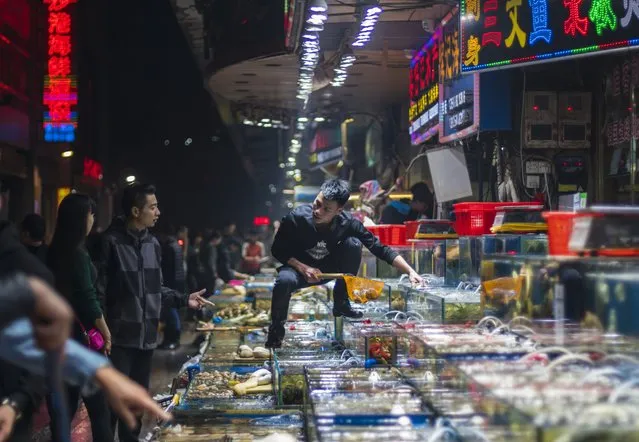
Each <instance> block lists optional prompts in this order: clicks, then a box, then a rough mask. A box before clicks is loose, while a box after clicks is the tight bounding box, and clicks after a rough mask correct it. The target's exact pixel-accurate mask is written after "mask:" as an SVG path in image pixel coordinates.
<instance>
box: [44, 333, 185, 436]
mask: <svg viewBox="0 0 639 442" xmlns="http://www.w3.org/2000/svg"><path fill="white" fill-rule="evenodd" d="M194 339H195V334H194V333H193V332H190V331H186V332H185V333H183V334H182V346H181V347H180V348H178V349H177V350H175V351H166V350H156V351H155V353H154V354H153V373H152V375H151V385H150V390H151V394H152V395H154V394H157V393H166V392H168V391H169V389H170V384H171V382H172V380H173V378H174V377H175V374H176V373H177V371H178V370H179V369H180V367H181V366H182V364H184V362H185V361H187V360H188V358H189V357H191V356H193V355H195V354H196V353H197V348H195V347H193V346H192V345H191V344H192V343H193V341H194ZM33 428H34V435H33V441H35V442H47V441H49V440H51V433H50V431H49V414H48V412H47V407H46V405H45V404H43V406H42V408H41V410H40V412H39V413H38V415H36V416H35V418H34V425H33ZM71 428H72V435H71V439H72V442H91V440H92V437H91V424H90V422H89V417H88V415H87V411H86V408H84V405H81V407H80V409H79V411H78V412H77V413H76V415H75V418H74V420H73V423H72V427H71Z"/></svg>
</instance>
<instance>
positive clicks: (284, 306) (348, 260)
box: [271, 238, 362, 335]
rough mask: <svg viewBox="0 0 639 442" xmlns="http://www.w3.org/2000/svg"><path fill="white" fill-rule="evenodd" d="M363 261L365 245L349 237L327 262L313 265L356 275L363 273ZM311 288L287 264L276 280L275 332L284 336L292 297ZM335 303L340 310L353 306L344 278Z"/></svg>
mask: <svg viewBox="0 0 639 442" xmlns="http://www.w3.org/2000/svg"><path fill="white" fill-rule="evenodd" d="M361 262H362V243H360V242H359V240H358V239H356V238H347V239H346V240H344V241H342V243H341V244H339V245H338V246H337V250H334V251H333V252H332V253H331V254H330V255H329V256H328V257H327V258H326V259H323V260H322V261H319V262H317V263H315V264H313V266H315V267H317V268H319V269H320V270H321V271H322V272H324V273H348V274H351V275H356V274H357V272H359V266H360V264H361ZM309 265H311V264H309ZM323 282H326V281H323ZM323 282H322V283H323ZM318 284H321V283H318ZM311 285H313V284H309V283H308V282H306V280H305V279H304V276H302V275H301V274H300V273H298V272H297V271H296V270H295V269H293V268H291V267H289V266H287V265H285V266H283V267H281V268H280V270H279V273H278V275H277V278H276V279H275V286H274V287H273V297H272V299H271V329H279V330H276V331H279V332H280V333H282V335H283V328H284V323H285V322H286V318H287V317H288V306H289V303H290V300H291V295H292V294H293V292H295V291H296V290H299V289H301V288H304V287H309V286H311ZM333 301H334V304H335V308H336V309H338V310H341V309H343V308H345V307H347V306H349V305H350V304H349V301H348V295H347V293H346V283H345V282H344V280H343V279H338V280H337V281H335V289H334V290H333Z"/></svg>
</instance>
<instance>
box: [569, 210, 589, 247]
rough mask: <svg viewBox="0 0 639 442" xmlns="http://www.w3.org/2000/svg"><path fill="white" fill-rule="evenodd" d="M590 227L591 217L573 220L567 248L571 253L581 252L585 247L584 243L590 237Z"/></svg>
mask: <svg viewBox="0 0 639 442" xmlns="http://www.w3.org/2000/svg"><path fill="white" fill-rule="evenodd" d="M591 227H592V217H589V216H588V217H580V218H575V219H574V220H573V224H572V234H571V235H570V241H569V242H568V248H569V249H570V250H571V251H575V252H578V251H582V250H584V248H585V247H586V242H587V241H588V237H589V236H590V228H591Z"/></svg>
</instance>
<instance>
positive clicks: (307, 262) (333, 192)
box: [266, 180, 422, 348]
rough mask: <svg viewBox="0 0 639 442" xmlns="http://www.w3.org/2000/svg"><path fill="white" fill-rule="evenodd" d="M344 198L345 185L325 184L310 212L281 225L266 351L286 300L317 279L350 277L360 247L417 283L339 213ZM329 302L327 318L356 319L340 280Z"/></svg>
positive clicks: (280, 328) (278, 337) (277, 337)
mask: <svg viewBox="0 0 639 442" xmlns="http://www.w3.org/2000/svg"><path fill="white" fill-rule="evenodd" d="M349 197H350V189H349V185H348V183H346V182H345V181H340V180H330V181H327V182H325V183H324V184H323V185H322V188H321V191H320V193H319V194H318V195H317V197H316V198H315V201H314V202H313V205H312V206H310V205H303V206H299V207H297V208H296V209H294V210H293V211H292V212H291V213H290V214H289V215H288V216H286V217H285V218H284V219H283V220H282V224H281V226H280V229H279V230H278V232H277V235H276V236H275V240H274V242H273V246H272V248H271V253H272V254H273V256H274V257H275V259H277V260H278V261H279V262H281V263H283V264H284V265H283V266H282V267H281V268H280V269H279V274H278V276H277V279H276V280H275V287H274V288H273V298H272V304H271V326H270V328H269V335H268V340H267V342H266V346H267V347H269V348H279V347H280V346H281V345H282V339H283V338H284V323H285V322H286V319H287V316H288V306H289V301H290V299H291V294H292V293H293V292H294V291H296V290H297V289H300V288H302V287H306V286H309V285H315V284H320V283H322V282H325V281H322V280H321V279H320V275H321V274H322V273H347V274H351V275H356V274H357V273H358V272H359V266H360V263H361V259H362V244H363V245H364V246H365V247H366V248H367V249H368V250H370V251H371V253H373V254H374V255H375V256H377V257H378V258H379V259H383V260H384V261H386V262H388V263H389V264H391V265H393V267H395V268H397V269H399V270H400V271H401V272H404V273H407V274H408V275H409V276H410V280H411V282H413V283H420V282H421V281H422V279H421V278H420V276H419V275H418V274H417V273H416V272H415V271H414V270H413V269H412V268H411V266H410V265H408V263H407V262H406V261H405V260H404V258H402V257H401V256H400V255H399V254H398V253H397V252H395V251H394V250H393V249H391V248H389V247H387V246H385V245H382V244H381V243H380V242H379V240H378V239H377V238H375V236H373V234H372V233H370V232H369V231H368V230H367V229H366V228H365V227H364V225H363V224H362V223H361V222H360V221H358V220H356V219H355V218H353V217H352V216H351V215H350V214H349V213H346V212H344V205H345V204H346V203H347V202H348V199H349ZM333 298H334V304H333V315H335V316H346V317H350V318H359V317H361V316H362V314H361V313H359V312H356V311H354V310H353V309H352V308H351V306H350V303H349V301H348V296H347V293H346V285H345V283H344V281H343V280H337V281H336V282H335V289H334V291H333Z"/></svg>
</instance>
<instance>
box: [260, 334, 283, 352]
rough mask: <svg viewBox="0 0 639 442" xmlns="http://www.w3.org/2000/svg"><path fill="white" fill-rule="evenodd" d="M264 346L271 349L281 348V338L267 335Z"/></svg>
mask: <svg viewBox="0 0 639 442" xmlns="http://www.w3.org/2000/svg"><path fill="white" fill-rule="evenodd" d="M264 347H266V348H271V349H276V348H282V340H281V339H279V338H271V337H270V336H269V337H268V339H267V340H266V344H264Z"/></svg>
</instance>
